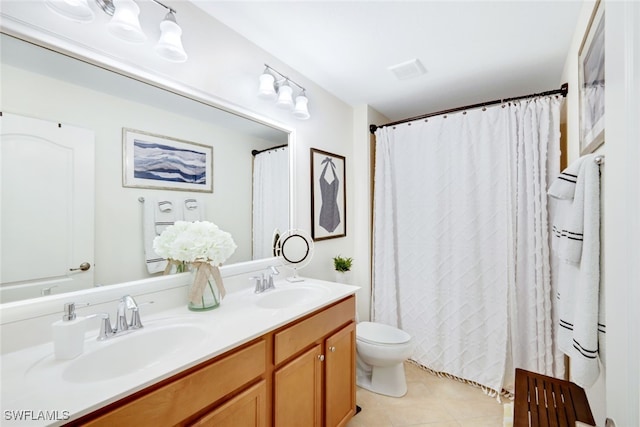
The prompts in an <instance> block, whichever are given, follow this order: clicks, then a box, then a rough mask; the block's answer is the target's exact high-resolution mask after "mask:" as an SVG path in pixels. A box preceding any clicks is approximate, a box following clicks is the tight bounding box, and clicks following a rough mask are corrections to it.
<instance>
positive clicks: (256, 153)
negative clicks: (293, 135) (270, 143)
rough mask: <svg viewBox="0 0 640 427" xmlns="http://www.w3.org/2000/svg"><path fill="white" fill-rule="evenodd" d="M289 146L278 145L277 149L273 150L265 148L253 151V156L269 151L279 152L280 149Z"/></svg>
mask: <svg viewBox="0 0 640 427" xmlns="http://www.w3.org/2000/svg"><path fill="white" fill-rule="evenodd" d="M288 146H289V144H282V145H277V146H275V147H271V148H265V149H264V150H251V155H253V156H256V155H258V154H260V153H264V152H265V151H269V150H277V149H278V148H284V147H288Z"/></svg>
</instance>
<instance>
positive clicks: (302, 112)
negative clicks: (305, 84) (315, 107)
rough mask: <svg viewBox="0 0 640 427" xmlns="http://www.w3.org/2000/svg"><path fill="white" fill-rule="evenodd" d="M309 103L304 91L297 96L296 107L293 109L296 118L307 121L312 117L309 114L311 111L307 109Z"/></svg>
mask: <svg viewBox="0 0 640 427" xmlns="http://www.w3.org/2000/svg"><path fill="white" fill-rule="evenodd" d="M308 103H309V99H308V98H307V96H306V94H305V93H304V91H302V93H301V94H300V95H298V96H296V106H295V108H294V109H293V115H294V117H296V118H298V119H300V120H307V119H308V118H309V117H311V114H309V109H308V107H307V104H308Z"/></svg>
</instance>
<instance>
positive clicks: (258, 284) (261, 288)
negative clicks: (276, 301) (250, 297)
mask: <svg viewBox="0 0 640 427" xmlns="http://www.w3.org/2000/svg"><path fill="white" fill-rule="evenodd" d="M249 280H255V281H256V287H255V289H254V290H253V292H254V293H256V294H259V293H260V292H262V291H264V283H263V282H264V274H263V275H262V276H252V277H249Z"/></svg>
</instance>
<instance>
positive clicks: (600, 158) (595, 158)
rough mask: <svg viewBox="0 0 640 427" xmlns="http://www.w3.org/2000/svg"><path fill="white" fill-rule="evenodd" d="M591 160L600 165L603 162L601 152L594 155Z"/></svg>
mask: <svg viewBox="0 0 640 427" xmlns="http://www.w3.org/2000/svg"><path fill="white" fill-rule="evenodd" d="M593 161H594V162H595V163H596V165H598V166H600V165H602V164H604V155H603V154H598V155H597V156H595V157H594V158H593Z"/></svg>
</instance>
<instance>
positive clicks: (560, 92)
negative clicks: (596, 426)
mask: <svg viewBox="0 0 640 427" xmlns="http://www.w3.org/2000/svg"><path fill="white" fill-rule="evenodd" d="M568 92H569V83H564V84H563V85H562V86H560V89H555V90H549V91H546V92H540V93H532V94H530V95H522V96H516V97H513V98H505V99H496V100H493V101H488V102H482V103H480V104H472V105H465V106H464V107H457V108H451V109H450V110H442V111H436V112H435V113H428V114H423V115H422V116H417V117H410V118H408V119H403V120H398V121H397V122H391V123H387V124H384V125H369V131H370V132H371V133H375V132H376V130H378V129H380V128H383V127H387V126H393V125H399V124H402V123H407V122H412V121H414V120H421V119H426V118H428V117H433V116H439V115H441V114H449V113H455V112H457V111H463V110H471V109H474V108H480V107H487V106H489V105H495V104H502V103H504V102H509V101H517V100H519V99H526V98H535V97H537V96H547V95H562V97H563V98H564V97H566V96H567V93H568Z"/></svg>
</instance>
